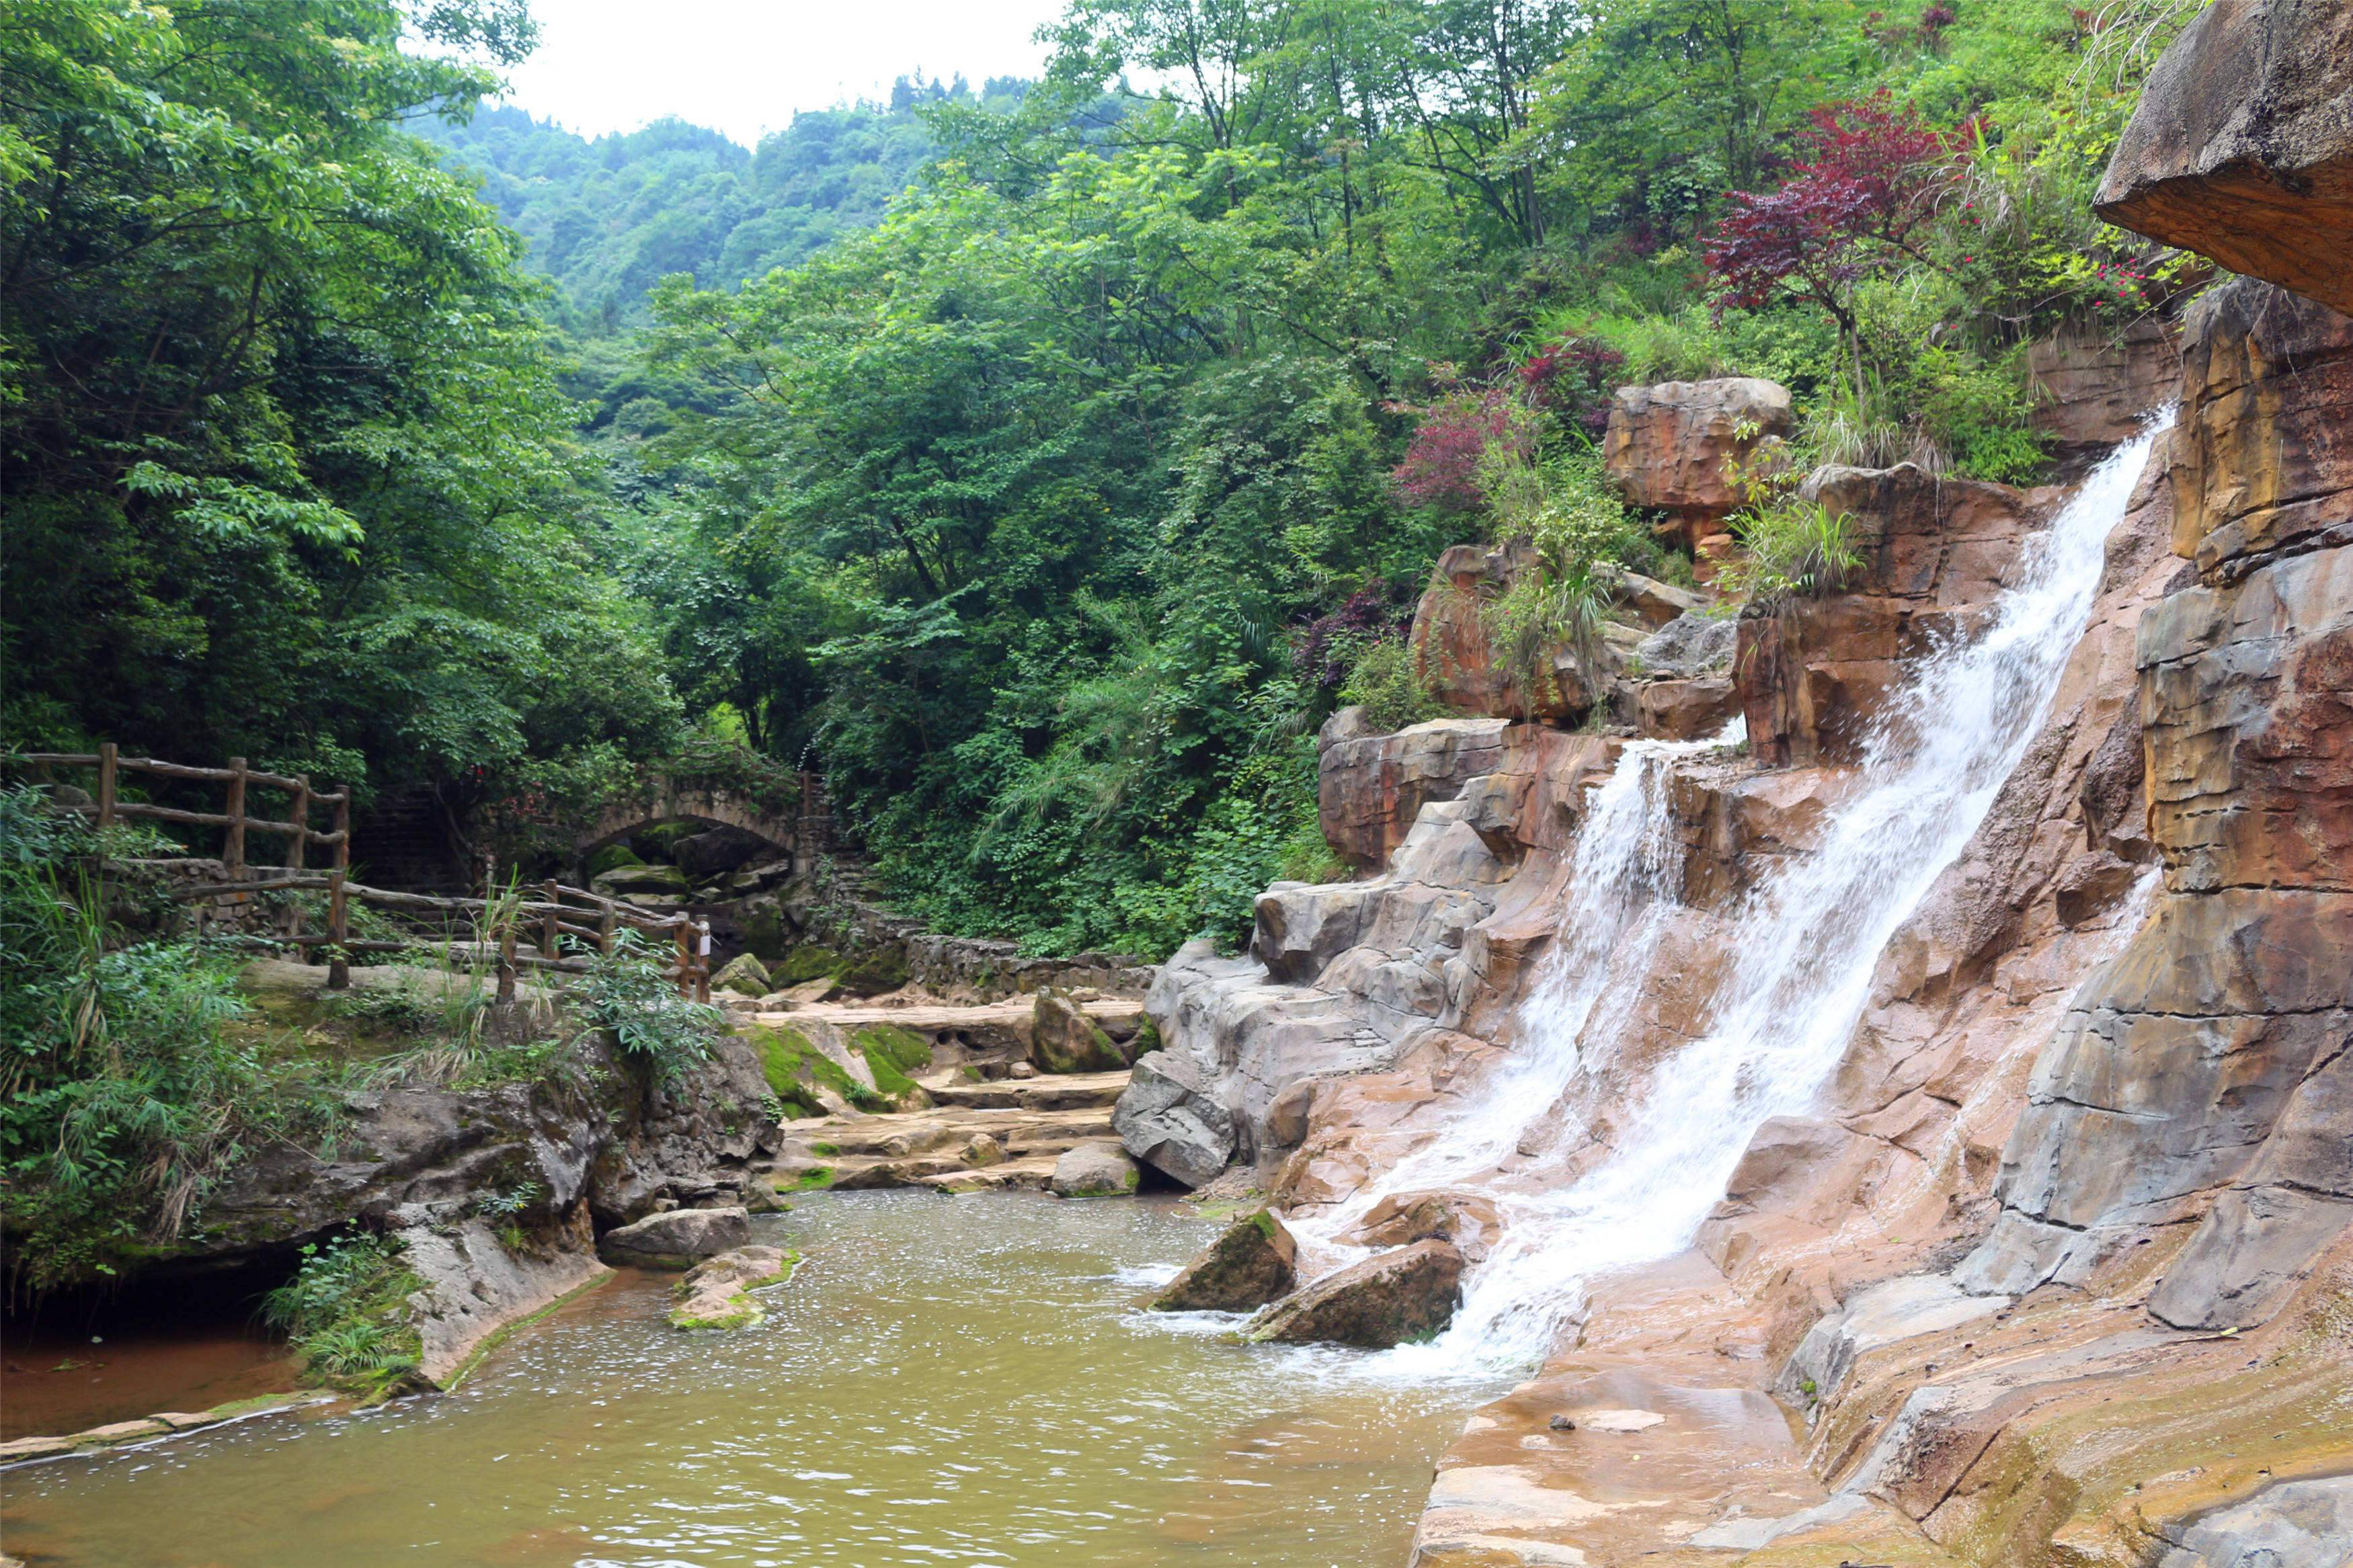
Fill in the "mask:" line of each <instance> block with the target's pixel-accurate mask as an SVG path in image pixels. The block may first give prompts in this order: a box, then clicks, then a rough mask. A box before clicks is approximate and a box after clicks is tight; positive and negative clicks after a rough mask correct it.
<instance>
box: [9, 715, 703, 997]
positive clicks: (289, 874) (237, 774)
mask: <svg viewBox="0 0 2353 1568" xmlns="http://www.w3.org/2000/svg"><path fill="white" fill-rule="evenodd" d="M14 760H15V761H16V762H20V763H27V764H31V765H35V766H39V767H44V768H47V767H95V768H96V769H97V770H98V793H97V795H96V798H95V799H94V801H93V802H92V804H90V805H77V806H74V807H72V808H71V809H74V810H78V811H81V812H84V813H87V814H89V815H90V816H94V817H96V818H97V822H98V826H100V827H109V826H112V825H113V824H114V823H115V822H116V821H117V820H119V819H121V818H123V817H132V816H143V817H151V818H153V819H155V820H157V821H161V822H178V823H187V824H190V825H192V826H199V827H219V828H221V829H222V830H223V832H224V839H223V842H222V846H221V857H220V859H221V870H222V878H223V879H222V880H221V881H218V882H212V883H203V884H198V885H195V886H192V887H187V888H183V889H179V890H178V891H177V892H176V893H174V895H173V896H174V898H175V899H176V900H179V901H181V902H183V903H193V904H198V905H202V904H204V903H206V902H208V901H210V900H216V899H226V900H232V901H234V902H237V903H243V902H244V901H245V900H247V899H248V898H250V897H252V896H253V895H254V894H256V893H269V892H323V893H325V894H326V895H327V929H326V930H325V931H318V932H310V933H305V932H304V931H303V930H302V927H301V919H302V913H301V906H300V905H299V904H291V905H290V906H289V909H288V916H287V922H286V929H285V930H284V931H282V932H281V933H280V934H279V935H277V936H274V937H248V939H247V940H249V941H253V942H264V943H268V944H270V945H274V946H281V947H291V948H295V949H298V950H300V949H305V948H312V947H322V948H324V949H326V952H327V984H328V987H329V988H330V989H332V990H338V991H340V990H343V989H345V988H346V987H348V986H349V985H350V984H351V983H352V982H351V967H350V956H351V954H353V953H354V952H407V951H409V950H411V949H412V948H414V947H415V946H416V945H417V943H415V942H385V941H370V940H359V941H354V940H353V937H352V934H351V903H352V900H354V899H356V900H359V901H360V902H361V903H363V904H367V905H370V906H372V907H375V908H378V909H385V910H398V911H403V912H406V913H409V914H412V915H413V914H426V915H432V914H438V915H441V916H444V917H445V918H446V917H451V916H465V917H468V918H469V919H470V921H471V922H472V923H473V925H474V927H475V929H476V931H477V933H478V940H480V941H483V942H495V944H496V946H497V949H498V960H497V962H498V975H499V1000H500V1001H501V1002H507V1001H512V1000H513V998H514V984H515V972H516V971H517V970H518V969H521V968H526V967H528V968H537V969H560V970H572V971H579V970H583V969H586V968H587V967H588V963H589V960H588V959H586V957H576V956H575V957H566V956H565V954H564V952H563V941H564V938H565V937H566V936H571V937H575V938H579V939H582V940H585V941H589V942H595V943H596V951H597V952H598V953H600V954H603V955H607V956H609V955H610V954H611V953H612V952H613V948H614V942H615V937H616V935H617V932H618V931H619V930H620V929H621V928H622V927H624V926H626V927H628V928H630V929H632V930H636V931H646V932H649V933H655V934H658V935H659V936H661V937H662V938H663V939H664V940H665V941H667V942H670V943H672V944H674V946H675V949H676V955H675V957H674V958H673V960H672V962H671V963H670V966H669V968H668V970H667V973H668V974H669V975H670V978H671V979H672V980H674V981H675V982H676V983H677V984H678V987H679V990H680V991H681V994H686V995H689V996H691V997H692V998H693V999H694V1000H696V1001H698V1002H709V1001H710V1000H711V924H710V922H709V921H698V920H694V919H692V918H691V917H689V916H687V915H684V914H671V915H658V914H654V913H652V912H650V911H649V910H640V909H638V908H636V907H634V906H632V905H629V904H626V903H624V902H622V901H621V900H618V899H614V898H608V897H607V896H606V895H605V894H603V893H598V892H595V891H592V890H590V889H585V888H567V887H565V886H564V885H563V884H561V883H559V882H557V881H555V880H554V879H552V878H551V879H548V880H547V881H544V882H542V883H539V884H537V885H536V887H535V890H536V891H537V892H538V893H539V895H540V896H539V898H538V900H535V901H534V900H529V899H518V898H516V897H514V896H513V895H512V894H510V895H509V896H508V897H507V898H504V899H490V898H481V899H448V898H439V897H437V896H435V895H433V894H430V893H404V892H396V891H394V890H392V889H388V888H370V887H365V886H363V885H362V884H360V883H357V882H353V881H352V880H351V879H350V874H349V873H350V867H351V858H352V856H351V847H352V826H351V823H352V792H351V786H350V785H348V784H346V785H344V786H343V787H342V788H341V789H338V790H335V791H332V792H331V793H314V792H313V791H312V790H311V781H310V780H309V779H308V778H306V777H304V776H302V775H301V774H295V775H293V776H291V777H289V776H286V775H284V774H280V773H260V772H257V771H256V770H254V769H251V768H248V766H246V763H245V759H244V758H242V757H231V758H230V759H229V764H228V766H227V767H226V768H199V767H190V766H188V765H187V764H185V763H167V762H163V761H160V760H158V759H156V758H153V757H124V756H121V755H119V754H118V753H117V751H116V748H115V747H114V746H113V744H112V743H111V742H110V743H106V744H101V745H100V747H99V749H98V750H97V752H94V753H87V754H85V753H80V752H20V753H17V754H16V757H15V758H14ZM126 772H130V773H153V774H155V775H157V776H158V777H162V778H170V779H190V780H196V781H200V782H204V783H214V784H227V786H228V799H227V810H226V811H223V812H219V813H213V812H202V811H184V810H181V809H179V808H177V807H174V806H164V805H149V804H148V803H147V802H144V801H126V800H123V799H121V795H120V784H121V776H122V774H123V773H126ZM256 785H259V786H260V787H261V788H264V789H274V790H280V791H283V792H285V793H286V794H287V795H289V796H290V797H291V804H290V808H289V810H288V813H287V817H286V819H285V820H283V821H280V820H278V819H276V818H271V817H257V816H248V814H247V811H246V801H247V794H248V791H249V790H251V789H252V788H253V787H254V786H256ZM321 806H324V807H326V808H327V809H328V810H329V811H330V812H331V813H332V820H333V823H334V826H332V828H331V829H329V830H328V831H326V832H323V833H322V832H320V831H319V830H318V829H316V828H314V827H312V826H311V823H310V818H311V812H312V811H313V810H315V809H316V808H318V807H321ZM249 833H262V834H273V833H274V834H277V835H279V836H280V837H284V838H285V839H287V840H288V845H287V849H286V858H285V859H284V860H283V861H282V862H280V863H278V864H276V865H274V866H273V867H272V869H273V870H275V871H276V872H277V874H276V875H274V876H272V875H264V876H262V877H259V878H255V877H249V876H248V875H247V860H246V837H247V835H248V834H249ZM313 844H317V845H322V846H325V847H328V848H329V849H331V850H332V864H331V865H329V866H328V867H326V868H324V869H323V874H322V873H319V872H313V871H311V869H310V868H309V867H308V866H307V864H306V862H307V861H308V859H309V857H310V847H311V845H313ZM566 900H570V902H568V903H567V902H566ZM566 916H570V917H572V918H571V919H568V920H567V919H566V918H565V917H566ZM486 921H495V929H492V930H485V929H484V926H485V923H486ZM527 923H528V924H535V925H536V926H537V931H536V932H535V935H536V938H537V942H536V946H537V949H538V951H537V952H523V951H522V930H523V928H524V927H525V926H526V924H527Z"/></svg>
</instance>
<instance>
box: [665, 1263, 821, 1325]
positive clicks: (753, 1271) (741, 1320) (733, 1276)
mask: <svg viewBox="0 0 2353 1568" xmlns="http://www.w3.org/2000/svg"><path fill="white" fill-rule="evenodd" d="M795 1261H796V1259H795V1258H794V1257H793V1255H792V1254H791V1253H788V1252H786V1251H785V1250H784V1249H783V1248H781V1247H733V1248H731V1249H730V1250H728V1251H725V1252H722V1253H720V1254H718V1255H717V1256H716V1257H712V1258H705V1259H704V1260H703V1261H702V1262H701V1263H698V1264H696V1265H695V1266H694V1267H693V1268H690V1269H688V1270H687V1271H686V1273H685V1274H684V1276H682V1277H681V1279H680V1280H679V1282H678V1284H677V1285H676V1286H675V1287H673V1292H672V1293H673V1294H674V1295H676V1296H677V1298H678V1303H677V1305H675V1306H673V1307H672V1308H670V1327H672V1328H674V1329H740V1328H744V1327H747V1326H749V1325H750V1324H753V1323H756V1322H758V1321H760V1317H761V1311H760V1304H759V1302H758V1301H756V1300H754V1299H753V1297H752V1295H751V1292H752V1290H753V1289H754V1287H756V1286H762V1285H766V1284H768V1283H770V1282H771V1281H773V1280H776V1279H781V1278H784V1277H786V1275H787V1274H788V1272H789V1271H790V1269H791V1268H792V1267H793V1264H794V1262H795Z"/></svg>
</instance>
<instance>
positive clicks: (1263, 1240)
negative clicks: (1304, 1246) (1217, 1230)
mask: <svg viewBox="0 0 2353 1568" xmlns="http://www.w3.org/2000/svg"><path fill="white" fill-rule="evenodd" d="M1298 1260H1299V1244H1298V1242H1296V1241H1295V1240H1293V1238H1292V1235H1291V1232H1290V1231H1289V1230H1288V1229H1287V1228H1285V1227H1284V1226H1283V1223H1282V1220H1281V1219H1279V1218H1277V1217H1276V1216H1275V1214H1274V1212H1273V1211H1272V1210H1271V1209H1261V1210H1259V1211H1258V1212H1257V1213H1256V1214H1250V1215H1243V1216H1242V1217H1241V1218H1240V1219H1238V1220H1236V1221H1235V1222H1234V1223H1233V1224H1232V1225H1230V1226H1227V1227H1226V1233H1225V1234H1224V1235H1223V1236H1220V1237H1218V1239H1217V1240H1215V1241H1213V1242H1211V1243H1210V1244H1209V1246H1208V1250H1207V1251H1205V1252H1203V1253H1202V1254H1201V1255H1200V1256H1199V1257H1198V1258H1195V1259H1193V1261H1192V1262H1190V1263H1188V1264H1187V1265H1186V1266H1185V1272H1183V1273H1182V1274H1179V1275H1178V1276H1176V1279H1172V1280H1170V1281H1169V1282H1168V1288H1167V1289H1165V1290H1163V1291H1161V1292H1160V1294H1159V1295H1157V1296H1155V1297H1154V1298H1153V1299H1152V1302H1151V1307H1152V1310H1154V1311H1155V1312H1250V1311H1255V1310H1258V1309H1259V1308H1261V1307H1263V1306H1265V1305H1266V1304H1267V1303H1268V1302H1269V1301H1273V1300H1280V1299H1281V1298H1282V1297H1284V1296H1287V1295H1289V1294H1290V1293H1291V1290H1292V1288H1293V1286H1294V1285H1296V1284H1297V1283H1298V1274H1297V1272H1296V1269H1297V1265H1298Z"/></svg>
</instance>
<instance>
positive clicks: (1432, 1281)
mask: <svg viewBox="0 0 2353 1568" xmlns="http://www.w3.org/2000/svg"><path fill="white" fill-rule="evenodd" d="M1461 1301H1462V1254H1461V1253H1460V1252H1457V1251H1456V1250H1455V1249H1454V1247H1452V1246H1451V1245H1450V1244H1449V1243H1447V1242H1443V1241H1418V1242H1415V1243H1414V1244H1413V1245H1412V1246H1411V1247H1400V1248H1398V1250H1397V1251H1395V1252H1384V1253H1382V1254H1381V1255H1380V1256H1379V1257H1377V1258H1366V1259H1365V1261H1363V1262H1362V1263H1357V1264H1353V1265H1351V1266H1350V1267H1348V1268H1343V1269H1341V1270H1340V1271H1339V1272H1338V1273H1336V1274H1330V1275H1326V1276H1325V1277H1324V1278H1323V1279H1318V1280H1317V1281H1315V1283H1314V1284H1313V1285H1310V1286H1308V1287H1307V1288H1306V1289H1303V1290H1301V1291H1299V1292H1298V1293H1297V1294H1295V1295H1293V1296H1290V1297H1288V1298H1286V1299H1284V1300H1281V1301H1278V1302H1276V1303H1275V1304H1274V1305H1273V1306H1271V1307H1269V1308H1268V1309H1266V1310H1264V1311H1263V1312H1261V1313H1260V1314H1259V1315H1258V1317H1257V1318H1256V1319H1254V1320H1253V1321H1251V1322H1250V1326H1249V1327H1248V1328H1247V1329H1245V1330H1244V1331H1243V1333H1244V1337H1246V1338H1249V1339H1252V1340H1261V1341H1269V1340H1271V1341H1277V1342H1284V1343H1290V1344H1304V1343H1310V1342H1317V1341H1328V1342H1333V1343H1335V1344H1344V1345H1358V1346H1361V1347H1363V1348H1365V1349H1366V1350H1387V1349H1388V1348H1389V1347H1390V1346H1392V1345H1400V1344H1403V1343H1405V1342H1407V1341H1408V1340H1419V1339H1423V1338H1426V1337H1428V1336H1429V1335H1431V1334H1434V1333H1436V1332H1438V1331H1439V1330H1440V1329H1442V1328H1444V1327H1446V1325H1447V1324H1448V1323H1450V1322H1451V1321H1454V1309H1455V1308H1456V1307H1458V1306H1460V1305H1461Z"/></svg>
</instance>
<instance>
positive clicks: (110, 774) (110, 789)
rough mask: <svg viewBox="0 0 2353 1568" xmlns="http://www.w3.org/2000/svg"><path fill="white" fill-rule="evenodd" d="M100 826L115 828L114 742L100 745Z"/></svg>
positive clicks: (105, 742) (101, 742)
mask: <svg viewBox="0 0 2353 1568" xmlns="http://www.w3.org/2000/svg"><path fill="white" fill-rule="evenodd" d="M98 825H99V826H100V827H111V826H114V742H111V741H100V742H99V743H98Z"/></svg>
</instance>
